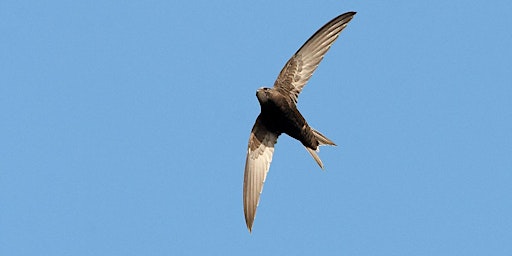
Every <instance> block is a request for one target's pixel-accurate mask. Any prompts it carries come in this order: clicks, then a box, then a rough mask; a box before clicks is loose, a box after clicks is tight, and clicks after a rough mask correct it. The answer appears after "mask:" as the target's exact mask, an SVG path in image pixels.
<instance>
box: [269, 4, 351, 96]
mask: <svg viewBox="0 0 512 256" xmlns="http://www.w3.org/2000/svg"><path fill="white" fill-rule="evenodd" d="M355 14H356V13H355V12H347V13H344V14H341V15H340V16H338V17H336V18H334V19H332V20H331V21H329V22H327V24H325V25H324V26H323V27H321V28H320V29H319V30H318V31H317V32H316V33H315V34H313V35H312V36H311V37H310V38H309V39H308V40H307V41H306V43H304V45H302V47H300V49H299V50H298V51H297V52H296V53H295V54H294V55H293V56H292V57H291V58H290V60H288V62H287V63H286V64H285V65H284V67H283V69H282V70H281V72H280V73H279V76H278V77H277V79H276V81H275V83H274V88H276V89H279V90H280V91H281V92H284V93H285V94H288V95H290V97H291V98H292V99H293V100H294V101H295V103H297V98H298V96H299V93H300V92H301V91H302V88H304V86H305V85H306V83H307V82H308V80H309V78H310V77H311V75H313V72H315V69H316V68H317V67H318V64H320V61H322V59H323V57H324V55H325V53H326V52H327V51H328V50H329V48H330V47H331V45H332V44H333V43H334V41H335V40H336V39H337V38H338V36H339V34H340V33H341V31H342V30H343V29H344V28H345V27H346V26H347V24H348V22H349V21H350V20H352V18H353V17H354V15H355Z"/></svg>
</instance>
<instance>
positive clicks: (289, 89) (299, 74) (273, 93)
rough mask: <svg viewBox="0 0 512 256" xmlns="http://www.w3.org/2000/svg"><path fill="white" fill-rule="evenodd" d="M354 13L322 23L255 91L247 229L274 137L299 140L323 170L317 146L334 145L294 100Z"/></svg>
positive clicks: (247, 166)
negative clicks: (273, 76)
mask: <svg viewBox="0 0 512 256" xmlns="http://www.w3.org/2000/svg"><path fill="white" fill-rule="evenodd" d="M355 14H356V13H355V12H347V13H344V14H342V15H340V16H338V17H336V18H334V19H333V20H331V21H329V22H328V23H327V24H325V25H324V26H323V27H322V28H320V29H319V30H318V31H317V32H316V33H315V34H313V36H311V37H310V38H309V39H308V40H307V41H306V43H304V45H302V47H301V48H299V50H298V51H297V52H296V53H295V54H294V55H293V56H292V57H291V58H290V60H288V62H287V63H286V64H285V66H284V67H283V69H282V70H281V72H280V73H279V76H278V77H277V79H276V81H275V83H274V87H273V88H259V89H258V90H257V91H256V97H257V98H258V101H259V103H260V107H261V112H260V114H259V115H258V117H257V118H256V122H255V123H254V126H253V128H252V131H251V135H250V137H249V145H248V149H247V157H246V162H245V173H244V190H243V199H244V213H245V221H246V224H247V228H248V229H249V231H251V230H252V225H253V222H254V218H255V215H256V208H257V207H258V203H259V198H260V194H261V192H262V190H263V183H264V182H265V179H266V176H267V173H268V170H269V168H270V162H272V155H273V153H274V145H275V143H276V142H277V138H278V137H279V136H280V135H281V134H283V133H285V134H287V135H289V136H290V137H292V138H294V139H296V140H298V141H300V142H301V143H302V145H304V147H305V148H306V150H307V151H308V152H309V153H310V154H311V156H312V157H313V159H314V160H315V161H316V162H317V164H318V165H319V166H320V168H322V169H323V163H322V161H321V160H320V157H318V154H317V151H318V148H319V146H321V145H335V144H334V142H332V141H331V140H330V139H328V138H327V137H325V136H324V135H323V134H321V133H320V132H318V131H316V130H314V129H313V128H311V127H310V126H309V124H308V123H307V121H306V119H305V118H304V117H303V116H302V114H301V113H300V112H299V110H298V109H297V100H298V95H299V93H300V92H301V91H302V89H303V87H304V86H305V85H306V83H307V81H308V80H309V78H310V77H311V75H312V74H313V72H314V71H315V70H316V68H317V67H318V64H319V63H320V61H321V60H322V59H323V57H324V55H325V53H326V52H327V51H328V50H329V48H330V47H331V45H332V43H334V41H335V40H336V39H337V38H338V36H339V34H340V33H341V31H342V30H343V29H344V28H345V27H346V26H347V24H348V22H349V21H350V20H351V19H352V18H353V16H354V15H355Z"/></svg>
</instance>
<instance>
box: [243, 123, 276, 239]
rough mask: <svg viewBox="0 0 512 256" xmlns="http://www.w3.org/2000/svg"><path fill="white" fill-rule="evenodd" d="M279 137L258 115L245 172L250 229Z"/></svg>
mask: <svg viewBox="0 0 512 256" xmlns="http://www.w3.org/2000/svg"><path fill="white" fill-rule="evenodd" d="M277 137H279V134H275V133H272V132H270V131H268V130H267V129H266V127H265V126H264V125H263V124H262V122H261V117H259V116H258V118H257V119H256V123H255V124H254V126H253V128H252V131H251V135H250V137H249V147H248V149H247V159H246V162H245V173H244V214H245V222H246V224H247V228H248V229H249V231H251V230H252V224H253V222H254V217H255V216H256V208H257V207H258V203H259V200H260V194H261V191H262V190H263V183H264V182H265V178H266V176H267V173H268V169H269V168H270V162H272V155H273V154H274V144H275V143H276V142H277Z"/></svg>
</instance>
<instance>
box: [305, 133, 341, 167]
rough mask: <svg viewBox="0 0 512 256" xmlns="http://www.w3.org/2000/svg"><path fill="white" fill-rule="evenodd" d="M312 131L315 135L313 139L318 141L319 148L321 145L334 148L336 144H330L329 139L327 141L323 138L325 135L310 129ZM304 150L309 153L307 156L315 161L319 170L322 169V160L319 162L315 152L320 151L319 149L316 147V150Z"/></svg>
mask: <svg viewBox="0 0 512 256" xmlns="http://www.w3.org/2000/svg"><path fill="white" fill-rule="evenodd" d="M312 130H313V134H315V138H316V139H317V140H318V145H319V146H321V145H332V146H336V144H335V143H334V142H332V141H331V140H330V139H328V138H327V137H325V135H323V134H321V133H320V132H319V131H317V130H315V129H312ZM305 148H306V150H307V151H308V152H309V154H311V156H312V157H313V159H315V161H316V163H317V164H318V166H320V168H322V169H324V164H323V163H322V160H320V157H319V156H318V154H317V153H316V152H318V150H320V148H319V147H317V148H316V150H314V149H311V148H308V147H305Z"/></svg>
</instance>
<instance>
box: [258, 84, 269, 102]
mask: <svg viewBox="0 0 512 256" xmlns="http://www.w3.org/2000/svg"><path fill="white" fill-rule="evenodd" d="M269 93H270V88H266V87H261V88H259V89H258V90H257V91H256V97H257V98H258V101H259V102H260V104H265V103H267V102H268V101H269V99H270V97H269Z"/></svg>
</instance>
